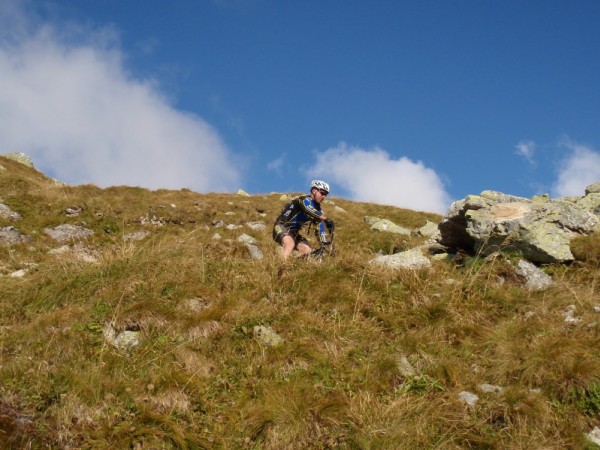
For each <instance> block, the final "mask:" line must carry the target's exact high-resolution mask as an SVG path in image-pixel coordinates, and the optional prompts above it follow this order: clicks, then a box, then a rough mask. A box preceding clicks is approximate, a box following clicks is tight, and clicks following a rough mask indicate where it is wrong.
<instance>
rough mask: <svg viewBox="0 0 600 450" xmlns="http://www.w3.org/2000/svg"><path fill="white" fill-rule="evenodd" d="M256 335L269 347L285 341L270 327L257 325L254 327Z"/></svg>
mask: <svg viewBox="0 0 600 450" xmlns="http://www.w3.org/2000/svg"><path fill="white" fill-rule="evenodd" d="M253 332H254V337H255V338H256V339H258V340H259V341H260V342H262V343H263V344H264V345H266V346H268V347H277V346H278V345H281V344H282V343H283V339H282V338H281V336H279V335H278V334H277V333H275V332H274V331H273V330H272V329H271V328H270V327H268V326H265V325H256V326H255V327H254V329H253Z"/></svg>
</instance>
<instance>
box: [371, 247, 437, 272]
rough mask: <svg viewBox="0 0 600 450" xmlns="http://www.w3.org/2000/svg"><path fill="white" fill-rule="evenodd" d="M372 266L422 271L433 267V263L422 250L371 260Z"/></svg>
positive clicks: (407, 251) (382, 256)
mask: <svg viewBox="0 0 600 450" xmlns="http://www.w3.org/2000/svg"><path fill="white" fill-rule="evenodd" d="M371 264H374V265H378V266H385V267H388V268H390V269H422V268H427V267H430V266H431V261H430V260H429V258H427V257H426V256H425V255H423V253H422V252H421V250H419V249H411V250H406V251H404V252H400V253H395V254H393V255H381V256H378V257H376V258H375V259H372V260H371Z"/></svg>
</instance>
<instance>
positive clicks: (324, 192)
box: [317, 189, 329, 197]
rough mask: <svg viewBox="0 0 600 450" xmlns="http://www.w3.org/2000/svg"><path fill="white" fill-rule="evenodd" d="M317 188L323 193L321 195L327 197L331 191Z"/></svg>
mask: <svg viewBox="0 0 600 450" xmlns="http://www.w3.org/2000/svg"><path fill="white" fill-rule="evenodd" d="M317 190H318V191H319V192H320V193H321V195H322V196H323V197H325V196H326V195H327V194H329V192H327V191H324V190H323V189H317Z"/></svg>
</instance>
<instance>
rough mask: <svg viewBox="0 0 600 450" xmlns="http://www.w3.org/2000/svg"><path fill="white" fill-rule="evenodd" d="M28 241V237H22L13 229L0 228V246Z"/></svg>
mask: <svg viewBox="0 0 600 450" xmlns="http://www.w3.org/2000/svg"><path fill="white" fill-rule="evenodd" d="M30 241H31V238H30V237H29V236H24V235H22V234H21V232H20V231H19V230H17V229H16V228H15V227H12V226H10V227H4V228H0V244H2V245H11V244H20V243H23V242H30Z"/></svg>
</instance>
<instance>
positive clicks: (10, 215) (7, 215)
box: [0, 203, 21, 222]
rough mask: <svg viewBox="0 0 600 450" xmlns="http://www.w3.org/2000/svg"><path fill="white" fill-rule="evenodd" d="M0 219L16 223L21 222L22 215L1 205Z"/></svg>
mask: <svg viewBox="0 0 600 450" xmlns="http://www.w3.org/2000/svg"><path fill="white" fill-rule="evenodd" d="M0 218H2V219H6V220H10V221H13V222H16V221H17V220H21V214H19V213H18V212H16V211H13V210H12V209H10V208H9V207H8V206H6V205H5V204H3V203H0Z"/></svg>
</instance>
